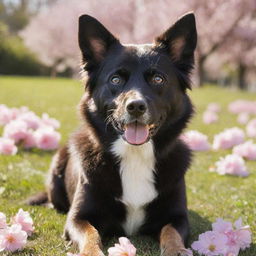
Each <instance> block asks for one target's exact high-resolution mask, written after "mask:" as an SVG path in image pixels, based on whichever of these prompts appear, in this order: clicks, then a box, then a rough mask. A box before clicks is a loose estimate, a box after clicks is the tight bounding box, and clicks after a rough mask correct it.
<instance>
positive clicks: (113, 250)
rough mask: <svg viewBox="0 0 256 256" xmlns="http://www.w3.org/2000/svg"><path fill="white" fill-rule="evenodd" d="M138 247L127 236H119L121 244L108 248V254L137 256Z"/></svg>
mask: <svg viewBox="0 0 256 256" xmlns="http://www.w3.org/2000/svg"><path fill="white" fill-rule="evenodd" d="M135 255H136V248H135V247H134V245H133V244H132V243H131V242H130V241H129V239H127V238H126V237H120V238H119V244H115V247H110V248H109V249H108V256H135Z"/></svg>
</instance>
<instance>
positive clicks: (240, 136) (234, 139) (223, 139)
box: [213, 127, 245, 150]
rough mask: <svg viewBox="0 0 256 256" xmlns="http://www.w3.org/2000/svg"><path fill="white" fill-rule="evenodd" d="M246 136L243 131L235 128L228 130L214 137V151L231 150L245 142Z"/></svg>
mask: <svg viewBox="0 0 256 256" xmlns="http://www.w3.org/2000/svg"><path fill="white" fill-rule="evenodd" d="M244 138H245V134H244V132H243V130H242V129H240V128H237V127H234V128H230V129H226V130H224V131H223V132H221V133H219V134H217V135H215V136H214V140H213V149H214V150H218V149H229V148H232V147H233V146H235V145H238V144H241V143H243V142H244Z"/></svg>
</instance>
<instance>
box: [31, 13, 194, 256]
mask: <svg viewBox="0 0 256 256" xmlns="http://www.w3.org/2000/svg"><path fill="white" fill-rule="evenodd" d="M78 37H79V46H80V49H81V53H82V63H83V70H84V72H86V74H87V80H86V82H85V93H84V95H83V97H82V99H81V102H80V105H79V109H80V113H81V117H82V123H81V126H80V128H79V129H78V130H77V131H76V132H75V133H74V134H72V136H71V137H70V140H69V142H68V143H67V145H66V146H64V147H63V148H61V149H60V150H59V151H58V152H57V153H56V154H55V156H54V157H53V160H52V163H51V167H50V175H49V180H48V185H47V192H45V193H43V194H41V196H37V197H36V198H32V199H31V200H30V204H40V203H43V202H50V203H52V204H53V206H54V208H55V209H57V210H58V211H61V212H65V213H68V214H67V221H66V225H65V235H66V237H67V238H68V239H70V240H71V241H72V242H74V243H76V244H77V245H78V248H79V252H80V253H81V255H83V256H102V255H104V254H103V252H102V244H101V241H102V239H104V238H105V237H108V236H113V235H115V236H131V235H133V234H142V235H149V236H151V237H154V238H155V239H158V240H159V243H160V249H161V255H162V256H175V255H187V251H186V249H185V245H186V243H187V239H188V234H189V222H188V213H187V203H186V189H185V180H184V175H185V172H186V170H187V169H188V167H189V165H190V162H191V155H192V154H191V151H190V150H189V148H188V147H187V146H186V145H185V144H184V143H183V142H182V141H181V140H180V139H179V136H180V134H181V132H182V131H183V129H184V128H185V127H186V125H187V123H188V121H189V120H190V118H191V117H192V115H193V105H192V103H191V101H190V99H189V97H188V95H187V93H186V92H187V90H188V89H191V85H190V84H191V83H190V73H191V71H192V69H193V65H194V51H195V48H196V43H197V31H196V24H195V16H194V14H193V13H188V14H186V15H184V16H183V17H181V18H180V19H179V20H178V21H177V22H176V23H175V24H174V25H172V26H171V27H170V28H169V29H168V30H167V31H166V32H164V33H163V34H161V35H160V36H158V37H157V38H156V39H155V41H154V43H153V44H143V45H131V44H130V45H123V44H121V43H120V41H119V40H118V39H117V38H116V37H115V36H114V35H112V34H111V33H110V32H109V31H108V30H107V29H106V28H105V27H104V26H103V25H102V24H101V23H100V22H99V21H97V20H96V19H95V18H93V17H91V16H88V15H82V16H81V17H80V18H79V36H78Z"/></svg>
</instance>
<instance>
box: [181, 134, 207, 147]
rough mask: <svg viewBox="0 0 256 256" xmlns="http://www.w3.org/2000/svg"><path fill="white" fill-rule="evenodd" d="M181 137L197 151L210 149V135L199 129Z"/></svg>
mask: <svg viewBox="0 0 256 256" xmlns="http://www.w3.org/2000/svg"><path fill="white" fill-rule="evenodd" d="M181 139H182V140H183V141H184V142H185V143H186V144H187V145H188V146H189V147H190V148H191V149H192V150H195V151H207V150H209V149H210V145H209V143H208V137H207V136H206V135H204V134H202V133H200V132H198V131H193V130H192V131H188V132H186V133H184V134H183V135H182V136H181Z"/></svg>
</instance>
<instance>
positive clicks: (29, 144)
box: [22, 130, 36, 149]
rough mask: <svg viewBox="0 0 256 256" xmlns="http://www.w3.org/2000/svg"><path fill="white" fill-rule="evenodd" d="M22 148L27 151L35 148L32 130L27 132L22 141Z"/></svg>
mask: <svg viewBox="0 0 256 256" xmlns="http://www.w3.org/2000/svg"><path fill="white" fill-rule="evenodd" d="M22 145H23V146H24V148H26V149H29V148H33V147H35V146H36V138H35V135H34V132H33V131H32V130H28V131H27V135H26V138H25V139H24V140H23V144H22Z"/></svg>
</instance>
